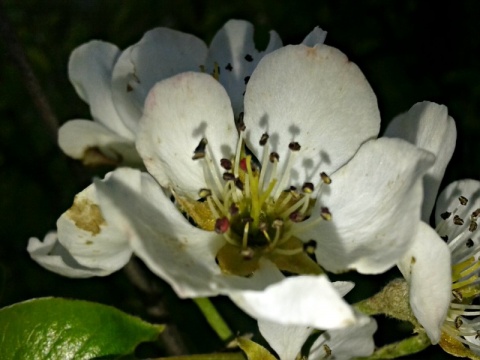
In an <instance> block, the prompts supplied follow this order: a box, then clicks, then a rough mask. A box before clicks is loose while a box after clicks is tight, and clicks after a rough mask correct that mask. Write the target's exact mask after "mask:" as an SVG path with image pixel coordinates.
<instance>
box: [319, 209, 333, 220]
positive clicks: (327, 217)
mask: <svg viewBox="0 0 480 360" xmlns="http://www.w3.org/2000/svg"><path fill="white" fill-rule="evenodd" d="M320 216H321V217H322V219H323V220H326V221H331V220H332V213H331V212H330V210H328V208H327V207H322V210H321V212H320Z"/></svg>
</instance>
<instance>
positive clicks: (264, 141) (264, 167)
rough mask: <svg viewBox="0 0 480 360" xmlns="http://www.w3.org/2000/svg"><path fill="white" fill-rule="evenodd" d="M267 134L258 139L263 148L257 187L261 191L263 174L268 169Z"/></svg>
mask: <svg viewBox="0 0 480 360" xmlns="http://www.w3.org/2000/svg"><path fill="white" fill-rule="evenodd" d="M268 138H269V136H268V134H267V133H264V134H263V135H262V137H261V139H260V142H259V144H260V146H262V147H263V156H262V167H261V169H260V178H259V179H258V186H259V187H260V190H263V187H264V186H263V180H264V177H265V173H266V172H267V169H268V167H269V166H268V165H269V163H268V161H267V159H268V152H269V150H270V146H269V145H268Z"/></svg>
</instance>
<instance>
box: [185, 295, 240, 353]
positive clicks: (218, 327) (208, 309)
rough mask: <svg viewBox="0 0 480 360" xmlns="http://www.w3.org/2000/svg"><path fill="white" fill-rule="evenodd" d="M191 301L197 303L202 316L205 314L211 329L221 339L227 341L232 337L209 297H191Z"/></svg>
mask: <svg viewBox="0 0 480 360" xmlns="http://www.w3.org/2000/svg"><path fill="white" fill-rule="evenodd" d="M193 301H194V302H195V304H197V306H198V308H199V309H200V311H201V312H202V313H203V316H205V319H207V321H208V323H209V324H210V326H211V327H212V329H213V330H214V331H215V332H216V333H217V335H218V337H219V338H220V339H221V340H222V341H228V340H230V339H232V338H233V333H232V331H231V330H230V328H229V327H228V325H227V323H226V322H225V320H223V318H222V316H221V315H220V314H219V312H218V311H217V309H215V306H213V304H212V302H211V301H210V299H208V298H196V299H193ZM199 359H200V358H199ZM202 359H203V358H202ZM212 359H213V358H212ZM215 359H216V358H215Z"/></svg>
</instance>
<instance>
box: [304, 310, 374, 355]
mask: <svg viewBox="0 0 480 360" xmlns="http://www.w3.org/2000/svg"><path fill="white" fill-rule="evenodd" d="M376 330H377V323H376V321H375V320H374V319H372V318H370V317H367V316H362V317H360V320H359V322H358V323H357V324H355V325H353V326H349V327H347V328H344V329H338V330H329V331H327V332H325V333H323V334H322V335H320V337H319V338H318V339H317V340H316V341H315V342H314V343H313V345H312V347H311V350H310V355H309V357H308V359H309V360H320V359H327V358H329V356H327V355H328V354H327V353H326V351H325V348H326V347H325V345H326V346H328V349H329V350H330V351H331V355H330V356H331V357H332V358H333V359H335V360H350V359H352V358H356V357H360V356H369V355H371V354H372V353H373V350H374V349H375V344H374V342H373V334H374V333H375V331H376Z"/></svg>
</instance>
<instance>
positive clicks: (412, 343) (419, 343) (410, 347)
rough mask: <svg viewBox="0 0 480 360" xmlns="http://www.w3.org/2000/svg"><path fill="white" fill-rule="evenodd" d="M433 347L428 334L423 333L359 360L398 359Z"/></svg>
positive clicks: (383, 347)
mask: <svg viewBox="0 0 480 360" xmlns="http://www.w3.org/2000/svg"><path fill="white" fill-rule="evenodd" d="M430 345H431V343H430V340H429V339H428V336H427V334H426V333H424V332H421V333H419V334H418V335H416V336H412V337H409V338H407V339H404V340H401V341H399V342H396V343H392V344H388V345H385V346H382V347H381V348H379V349H377V350H375V352H374V353H373V354H372V355H370V356H367V357H363V358H357V360H377V359H396V358H399V357H402V356H406V355H410V354H415V353H418V352H420V351H422V350H425V349H426V348H427V347H429V346H430Z"/></svg>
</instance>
